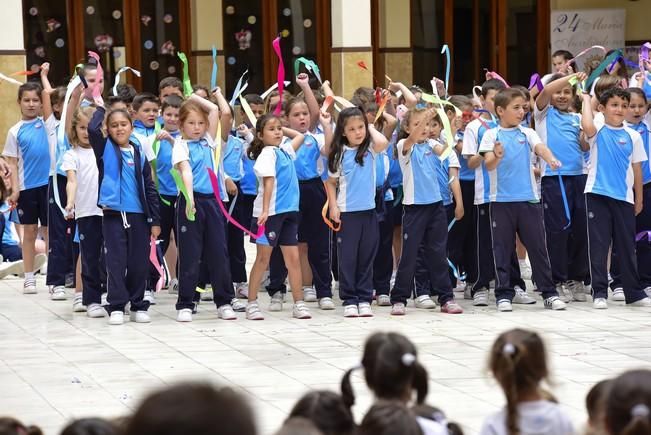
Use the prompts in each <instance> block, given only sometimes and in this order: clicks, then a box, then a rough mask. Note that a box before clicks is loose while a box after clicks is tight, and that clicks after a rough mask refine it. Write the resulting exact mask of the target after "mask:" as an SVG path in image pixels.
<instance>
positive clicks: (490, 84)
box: [481, 79, 506, 98]
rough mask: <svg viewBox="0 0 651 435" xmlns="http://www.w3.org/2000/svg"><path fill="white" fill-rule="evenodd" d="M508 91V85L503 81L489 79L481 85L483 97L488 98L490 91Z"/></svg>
mask: <svg viewBox="0 0 651 435" xmlns="http://www.w3.org/2000/svg"><path fill="white" fill-rule="evenodd" d="M502 89H506V85H505V84H504V82H502V81H501V80H497V79H489V80H486V81H485V82H484V83H483V84H482V85H481V95H482V97H484V98H486V97H487V96H488V92H489V91H501V90H502Z"/></svg>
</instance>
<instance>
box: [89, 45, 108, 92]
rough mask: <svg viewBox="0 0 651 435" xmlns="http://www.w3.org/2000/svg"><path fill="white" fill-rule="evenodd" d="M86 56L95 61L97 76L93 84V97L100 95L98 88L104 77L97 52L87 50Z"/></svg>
mask: <svg viewBox="0 0 651 435" xmlns="http://www.w3.org/2000/svg"><path fill="white" fill-rule="evenodd" d="M88 56H90V57H92V58H93V59H95V60H96V61H97V76H96V78H95V85H94V86H93V98H97V97H101V96H102V89H101V88H100V82H101V81H102V80H103V79H104V70H103V69H102V64H101V63H100V61H99V55H98V54H97V53H95V52H94V51H89V52H88Z"/></svg>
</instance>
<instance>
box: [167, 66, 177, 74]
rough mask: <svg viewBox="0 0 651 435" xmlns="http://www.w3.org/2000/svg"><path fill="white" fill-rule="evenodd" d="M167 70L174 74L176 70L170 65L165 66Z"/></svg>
mask: <svg viewBox="0 0 651 435" xmlns="http://www.w3.org/2000/svg"><path fill="white" fill-rule="evenodd" d="M167 72H168V73H170V74H174V73H175V72H176V67H174V66H170V67H169V68H167Z"/></svg>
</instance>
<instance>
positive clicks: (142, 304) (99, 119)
mask: <svg viewBox="0 0 651 435" xmlns="http://www.w3.org/2000/svg"><path fill="white" fill-rule="evenodd" d="M96 100H97V101H96V105H97V110H96V111H95V113H94V114H93V117H92V119H91V121H90V124H89V126H88V137H89V141H90V144H91V146H92V147H93V151H94V152H95V159H96V160H97V167H98V170H99V182H98V183H99V197H98V201H97V204H98V205H99V206H100V207H101V208H102V209H103V219H102V236H103V237H104V252H105V254H106V256H105V258H106V270H107V275H108V281H107V292H108V297H107V300H108V309H107V311H108V312H109V313H110V316H109V324H110V325H121V324H123V323H124V310H125V307H126V304H127V303H130V304H131V308H130V310H131V315H130V317H131V320H132V321H135V322H137V323H148V322H150V321H151V319H150V317H149V314H148V313H147V309H148V308H149V302H147V301H145V300H143V297H144V293H145V285H146V279H147V271H148V267H149V265H148V262H147V260H146V259H147V258H149V244H150V237H149V234H150V233H151V237H154V238H156V237H158V235H159V234H160V226H159V225H160V221H159V214H158V193H157V192H156V186H155V185H154V182H153V180H152V177H151V169H150V167H149V165H148V164H147V162H146V158H145V156H144V155H143V153H142V150H141V149H140V147H139V146H137V145H135V144H133V143H132V142H130V140H129V139H130V137H131V134H132V130H133V128H132V120H131V116H129V113H128V112H127V111H125V110H114V111H112V112H110V113H109V114H108V116H107V117H106V128H107V131H108V137H104V134H103V133H102V124H103V121H104V112H105V110H104V107H103V101H102V100H101V97H98V98H97V99H96Z"/></svg>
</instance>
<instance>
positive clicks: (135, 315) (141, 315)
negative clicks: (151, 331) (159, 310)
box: [129, 311, 151, 323]
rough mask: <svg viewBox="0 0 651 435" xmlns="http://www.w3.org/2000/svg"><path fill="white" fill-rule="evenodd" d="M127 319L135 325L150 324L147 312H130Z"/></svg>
mask: <svg viewBox="0 0 651 435" xmlns="http://www.w3.org/2000/svg"><path fill="white" fill-rule="evenodd" d="M129 319H131V321H132V322H136V323H149V322H151V317H149V313H148V312H147V311H135V312H134V311H132V312H131V314H129Z"/></svg>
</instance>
